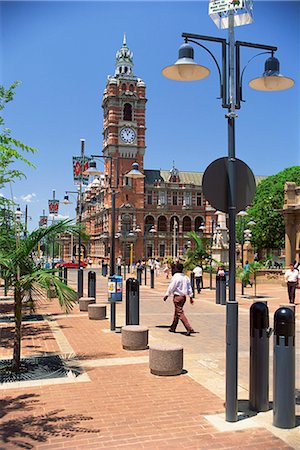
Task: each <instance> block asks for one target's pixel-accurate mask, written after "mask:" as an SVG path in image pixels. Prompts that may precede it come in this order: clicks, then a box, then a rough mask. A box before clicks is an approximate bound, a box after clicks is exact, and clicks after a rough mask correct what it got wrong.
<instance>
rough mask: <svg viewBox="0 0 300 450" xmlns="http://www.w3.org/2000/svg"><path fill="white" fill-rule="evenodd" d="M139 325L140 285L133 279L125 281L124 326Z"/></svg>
mask: <svg viewBox="0 0 300 450" xmlns="http://www.w3.org/2000/svg"><path fill="white" fill-rule="evenodd" d="M139 323H140V285H139V282H138V280H136V279H135V278H128V280H127V281H126V325H139Z"/></svg>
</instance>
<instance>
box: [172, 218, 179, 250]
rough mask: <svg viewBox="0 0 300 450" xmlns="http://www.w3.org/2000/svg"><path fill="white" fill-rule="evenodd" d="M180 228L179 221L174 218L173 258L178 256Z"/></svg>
mask: <svg viewBox="0 0 300 450" xmlns="http://www.w3.org/2000/svg"><path fill="white" fill-rule="evenodd" d="M177 230H178V223H177V220H176V219H175V218H174V222H173V258H174V259H175V258H177V251H176V235H177Z"/></svg>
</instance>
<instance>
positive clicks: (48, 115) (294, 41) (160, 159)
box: [1, 1, 300, 228]
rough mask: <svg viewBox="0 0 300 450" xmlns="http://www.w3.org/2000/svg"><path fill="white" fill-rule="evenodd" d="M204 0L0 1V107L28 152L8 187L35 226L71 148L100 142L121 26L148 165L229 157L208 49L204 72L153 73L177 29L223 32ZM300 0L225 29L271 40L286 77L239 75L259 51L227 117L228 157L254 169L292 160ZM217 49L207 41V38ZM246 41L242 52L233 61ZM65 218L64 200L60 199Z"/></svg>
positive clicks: (67, 186) (169, 54) (95, 148)
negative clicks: (287, 85)
mask: <svg viewBox="0 0 300 450" xmlns="http://www.w3.org/2000/svg"><path fill="white" fill-rule="evenodd" d="M207 10H208V2H207V1H192V2H188V1H185V2H180V1H177V2H172V1H167V2H159V1H153V2H152V1H146V2H139V1H133V2H127V1H122V2H115V1H111V2H102V1H98V2H97V1H94V2H79V1H78V2H71V1H68V2H59V1H54V2H38V1H33V2H25V1H24V2H14V1H9V2H1V84H4V85H6V86H8V85H9V84H11V83H12V82H13V81H15V80H20V81H21V82H22V84H21V85H20V86H19V87H18V88H17V93H16V96H15V99H14V101H13V102H11V103H10V104H9V105H8V106H7V108H6V111H5V120H6V126H8V127H9V128H11V130H12V135H13V136H14V137H16V138H18V139H20V140H21V141H23V142H24V143H26V144H28V145H31V146H33V147H35V148H37V149H38V153H37V154H36V155H34V156H31V157H30V159H31V161H32V162H34V163H35V164H36V166H37V169H35V170H34V169H28V168H24V170H25V172H26V175H27V179H26V180H24V181H17V182H15V183H14V185H13V194H14V196H15V197H16V198H17V202H19V203H20V205H21V208H22V209H24V208H25V204H26V202H28V203H29V205H28V208H29V215H30V216H31V217H32V221H31V222H30V224H29V226H30V228H35V227H36V226H37V223H38V217H39V215H40V214H42V210H43V209H45V210H46V211H47V209H48V199H49V198H52V190H53V189H55V190H56V197H57V198H60V199H62V198H63V195H64V191H65V190H75V187H74V185H73V179H72V156H73V155H79V154H80V138H85V139H86V154H91V153H99V154H100V153H101V150H102V134H101V132H102V108H101V101H102V94H103V90H104V88H105V83H106V78H107V75H109V74H113V73H114V65H115V54H116V51H117V50H118V49H119V48H120V47H121V45H122V40H123V33H124V32H126V35H127V44H128V46H129V48H130V49H131V50H132V51H133V53H134V64H135V66H134V72H135V74H136V75H137V76H138V77H140V78H142V79H143V80H144V81H145V83H146V86H147V98H148V103H147V134H146V144H147V150H146V156H145V168H146V169H158V168H162V169H169V168H171V167H172V163H173V160H174V161H175V166H176V167H177V168H178V169H179V170H191V171H204V170H205V168H206V167H207V166H208V165H209V164H210V163H211V162H212V161H213V160H215V159H217V158H219V157H222V156H226V155H227V121H226V120H225V113H226V110H224V109H222V108H221V104H220V100H218V99H217V96H218V92H219V86H218V79H217V73H216V70H215V68H214V65H213V61H212V60H211V59H210V57H209V55H208V54H206V52H204V51H201V50H200V48H195V60H196V61H197V62H199V63H200V64H203V65H206V66H207V67H209V68H210V69H211V76H210V77H208V78H206V79H205V80H202V81H197V82H191V83H180V82H174V81H170V80H167V79H166V78H164V77H163V76H162V75H161V70H162V68H164V67H165V66H167V65H169V64H172V63H174V62H175V60H176V59H177V50H178V47H179V46H180V45H181V43H182V42H183V41H182V38H181V33H182V32H190V33H198V34H203V35H213V36H218V37H225V38H226V37H227V31H226V30H219V29H218V28H217V27H216V26H215V24H214V23H213V21H212V20H211V19H210V17H209V16H208V13H207ZM299 30H300V2H296V1H294V2H279V1H276V2H269V1H267V2H261V1H254V22H253V24H251V25H247V26H243V27H238V28H236V29H235V36H236V39H238V40H242V41H250V42H255V43H261V44H267V45H276V46H278V52H277V54H276V56H277V57H278V58H279V60H280V62H281V72H282V73H283V74H285V75H287V76H289V77H291V78H294V79H295V81H296V84H295V87H294V88H293V89H290V90H288V91H282V92H276V93H263V92H258V91H254V90H252V89H251V88H249V87H248V82H249V81H250V80H251V79H252V78H255V77H256V76H259V75H261V74H262V72H263V66H264V61H265V56H266V57H267V55H263V56H261V57H258V58H256V59H254V60H253V62H252V63H251V64H250V65H249V66H248V68H247V70H246V73H245V76H244V81H245V83H244V98H245V100H246V102H245V103H243V104H242V108H241V110H240V111H239V113H238V115H239V117H238V119H237V121H236V155H237V157H238V158H240V159H242V160H244V161H245V162H246V163H247V164H248V165H249V166H250V167H251V169H252V170H253V172H254V173H255V174H256V175H271V174H274V173H277V172H279V171H281V170H283V169H284V168H285V167H289V166H292V165H299V164H300V161H299V147H300V146H299V140H300V137H299V104H300V102H299V100H300V99H299V85H300V84H299V73H300V51H299V50H300V49H299V46H300V39H299V37H300V36H299ZM209 47H210V49H211V50H212V51H213V53H214V54H215V56H216V57H218V58H219V56H220V49H219V47H218V45H217V44H211V45H209ZM254 54H255V50H253V49H245V48H243V49H242V56H241V66H242V67H243V66H244V65H245V64H246V63H247V62H248V60H249V59H250V58H251V57H252V56H254ZM60 213H61V214H62V215H70V216H72V217H73V216H74V205H71V206H65V205H61V206H60Z"/></svg>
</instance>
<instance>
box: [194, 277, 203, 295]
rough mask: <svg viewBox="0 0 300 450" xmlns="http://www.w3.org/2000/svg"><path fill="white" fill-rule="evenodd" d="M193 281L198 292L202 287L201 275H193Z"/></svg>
mask: <svg viewBox="0 0 300 450" xmlns="http://www.w3.org/2000/svg"><path fill="white" fill-rule="evenodd" d="M195 281H196V289H197V292H198V294H200V292H201V289H203V280H202V277H195Z"/></svg>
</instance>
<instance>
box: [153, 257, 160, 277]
mask: <svg viewBox="0 0 300 450" xmlns="http://www.w3.org/2000/svg"><path fill="white" fill-rule="evenodd" d="M154 268H155V274H156V276H157V277H158V276H159V274H160V262H159V259H158V258H156V260H155V261H154Z"/></svg>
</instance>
